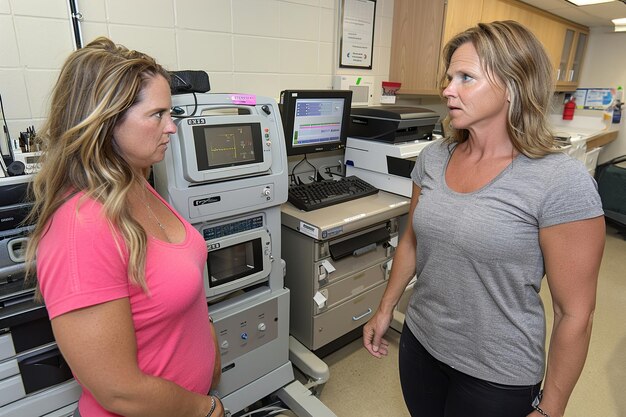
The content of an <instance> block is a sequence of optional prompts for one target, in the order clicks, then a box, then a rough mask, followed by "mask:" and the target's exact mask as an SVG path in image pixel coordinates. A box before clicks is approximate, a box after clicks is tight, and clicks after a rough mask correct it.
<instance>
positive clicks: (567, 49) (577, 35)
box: [556, 27, 589, 91]
mask: <svg viewBox="0 0 626 417" xmlns="http://www.w3.org/2000/svg"><path fill="white" fill-rule="evenodd" d="M564 31H565V35H564V39H565V40H564V42H563V48H562V50H561V55H560V58H559V63H558V66H557V70H556V73H557V76H556V77H557V78H556V85H557V90H561V91H568V90H575V89H576V87H577V86H578V80H579V78H580V68H581V66H582V61H583V57H584V55H585V49H586V48H587V39H588V37H589V32H588V31H586V30H581V29H579V28H575V27H565V28H564Z"/></svg>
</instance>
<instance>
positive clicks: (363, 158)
mask: <svg viewBox="0 0 626 417" xmlns="http://www.w3.org/2000/svg"><path fill="white" fill-rule="evenodd" d="M438 119H439V115H438V114H437V113H435V112H433V111H431V110H427V109H422V108H419V107H402V106H373V107H360V108H353V109H352V110H351V113H350V129H349V132H348V139H347V141H346V152H345V164H346V175H356V176H357V177H359V178H362V179H363V180H365V181H367V182H369V183H370V184H372V185H373V186H375V187H376V188H379V189H381V190H384V191H389V192H391V193H395V194H400V195H403V196H405V197H409V198H410V197H411V191H412V188H413V186H412V180H411V171H412V170H413V167H414V165H415V158H416V156H417V155H418V154H419V153H420V152H421V150H422V149H424V147H425V146H426V145H428V144H429V143H430V142H431V141H432V140H434V139H436V138H437V136H436V135H433V128H434V127H435V124H436V122H437V120H438Z"/></svg>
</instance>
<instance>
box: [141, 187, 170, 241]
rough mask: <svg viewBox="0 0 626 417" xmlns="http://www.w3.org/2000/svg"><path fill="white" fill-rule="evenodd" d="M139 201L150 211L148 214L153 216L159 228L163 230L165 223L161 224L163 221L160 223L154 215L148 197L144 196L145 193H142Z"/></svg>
mask: <svg viewBox="0 0 626 417" xmlns="http://www.w3.org/2000/svg"><path fill="white" fill-rule="evenodd" d="M144 192H145V190H144ZM141 201H142V203H143V204H144V205H145V206H146V208H147V209H148V211H149V212H150V216H152V218H154V220H155V221H156V223H157V224H158V225H159V228H160V229H161V230H163V231H164V232H165V225H163V223H161V221H160V220H159V218H158V217H157V216H156V214H154V211H152V207H150V203H148V199H147V198H145V194H144V198H143V199H142V200H141Z"/></svg>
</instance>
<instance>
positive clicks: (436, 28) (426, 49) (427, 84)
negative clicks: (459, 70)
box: [389, 0, 445, 94]
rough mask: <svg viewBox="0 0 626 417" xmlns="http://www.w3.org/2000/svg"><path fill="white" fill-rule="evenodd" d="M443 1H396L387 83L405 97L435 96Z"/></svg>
mask: <svg viewBox="0 0 626 417" xmlns="http://www.w3.org/2000/svg"><path fill="white" fill-rule="evenodd" d="M444 9H445V8H444V0H396V1H395V3H394V11H393V32H392V37H391V65H390V67H389V79H390V80H392V81H399V82H401V83H402V87H400V89H401V92H402V93H404V94H433V93H435V92H436V89H435V86H436V84H437V69H438V62H439V56H440V51H441V33H442V29H443V16H444Z"/></svg>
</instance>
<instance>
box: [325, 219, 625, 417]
mask: <svg viewBox="0 0 626 417" xmlns="http://www.w3.org/2000/svg"><path fill="white" fill-rule="evenodd" d="M546 289H547V286H546V285H544V290H542V297H543V299H544V303H545V306H546V312H547V313H548V329H550V328H551V326H552V305H551V302H550V296H549V294H548V292H547V290H546ZM388 338H389V339H390V341H391V350H390V353H389V356H388V357H387V358H384V359H382V360H379V359H376V358H373V357H372V356H370V355H369V354H368V353H367V352H366V351H365V349H363V348H362V345H361V341H360V340H356V341H354V342H352V343H351V344H349V345H347V346H345V347H343V348H341V349H340V350H338V351H336V352H334V353H332V354H330V355H329V356H327V357H325V358H324V360H325V362H326V363H327V364H328V365H329V367H330V379H329V381H328V382H327V383H326V385H325V386H324V388H323V389H322V392H321V395H320V399H321V400H322V401H323V402H324V404H326V405H327V406H328V407H329V408H330V409H331V410H332V411H333V412H334V413H335V414H336V415H337V417H361V416H362V417H407V416H408V415H409V414H408V412H407V410H406V408H405V406H404V400H403V399H402V394H401V392H400V384H399V381H398V376H397V354H398V349H397V347H398V340H399V335H398V333H397V332H395V331H393V330H390V332H389V334H388ZM625 387H626V240H624V238H623V237H622V236H620V235H619V234H618V233H617V232H616V230H615V229H613V228H611V227H608V228H607V240H606V247H605V252H604V257H603V260H602V267H601V270H600V281H599V284H598V299H597V308H596V313H595V318H594V328H593V336H592V340H591V346H590V349H589V355H588V357H587V363H586V365H585V369H584V370H583V373H582V375H581V378H580V380H579V382H578V385H577V386H576V389H575V390H574V393H573V394H572V397H571V399H570V402H569V406H568V408H567V412H566V414H565V417H626V388H625Z"/></svg>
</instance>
